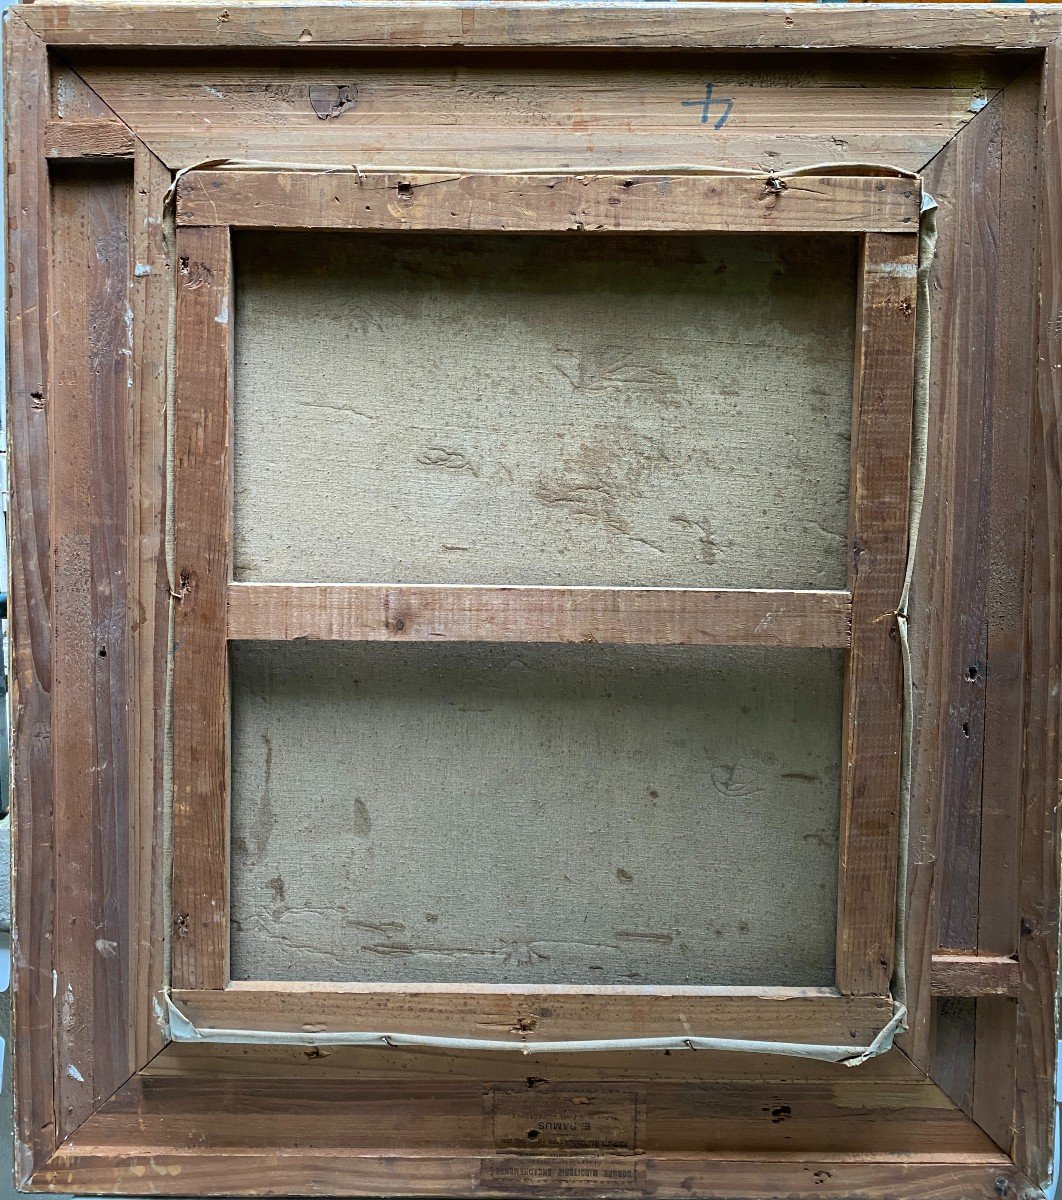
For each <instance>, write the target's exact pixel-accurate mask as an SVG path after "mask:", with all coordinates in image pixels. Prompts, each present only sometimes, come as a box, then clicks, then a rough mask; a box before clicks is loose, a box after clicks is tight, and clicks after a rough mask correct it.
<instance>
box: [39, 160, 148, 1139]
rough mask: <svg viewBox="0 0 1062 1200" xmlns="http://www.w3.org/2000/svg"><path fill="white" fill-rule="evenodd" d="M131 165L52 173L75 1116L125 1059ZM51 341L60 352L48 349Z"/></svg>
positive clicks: (65, 947) (59, 882) (70, 1090)
mask: <svg viewBox="0 0 1062 1200" xmlns="http://www.w3.org/2000/svg"><path fill="white" fill-rule="evenodd" d="M131 184H132V178H131V173H130V172H128V171H127V170H125V169H123V168H121V167H117V168H115V167H99V168H95V169H93V170H92V171H91V172H89V171H87V170H83V169H82V168H79V167H75V168H70V169H67V170H63V171H61V172H59V173H57V174H55V175H53V179H52V263H51V269H52V282H53V286H54V287H55V289H56V295H57V296H58V297H61V302H60V303H59V304H58V305H57V308H56V312H55V314H54V316H53V322H54V323H53V341H52V347H53V354H54V358H53V367H54V370H53V380H52V394H51V397H50V402H51V430H52V445H51V460H52V469H53V471H54V473H55V474H54V477H53V478H54V479H55V480H56V485H57V486H56V490H55V493H54V498H55V508H54V512H53V515H52V534H53V537H54V539H55V541H54V551H53V569H54V592H53V603H54V612H55V631H54V651H53V653H54V662H55V678H54V681H53V689H52V705H53V708H52V717H53V730H52V736H53V747H54V760H53V765H52V777H53V781H54V786H55V789H56V795H57V796H59V797H61V803H60V804H59V805H58V806H57V809H56V813H55V817H54V830H55V857H56V887H55V951H56V964H55V971H56V974H55V989H56V996H57V998H56V1004H57V1005H58V1033H57V1038H56V1070H57V1091H58V1099H57V1105H56V1108H57V1112H56V1121H57V1127H58V1130H59V1133H60V1136H64V1135H65V1134H67V1133H69V1132H71V1131H72V1130H74V1129H76V1128H77V1126H78V1125H80V1124H81V1122H82V1121H84V1120H85V1118H86V1117H87V1116H88V1115H89V1113H90V1112H91V1111H92V1108H93V1107H94V1105H95V1103H97V1102H98V1101H99V1100H101V1099H106V1098H107V1097H108V1096H109V1095H110V1094H111V1092H112V1091H113V1090H114V1088H115V1087H117V1086H118V1084H119V1083H121V1082H122V1081H123V1080H124V1079H125V1078H126V1077H127V1076H128V1075H129V1072H130V1070H132V1069H133V1066H132V1064H130V1062H129V1059H128V1049H129V1048H128V1046H127V1044H126V1041H125V1030H126V1028H127V1027H128V1025H129V1022H130V1021H131V1019H132V1018H131V1012H130V1006H129V995H128V992H127V990H126V987H125V981H126V978H127V972H128V966H129V955H130V951H131V947H132V943H133V941H134V938H135V936H137V935H135V934H134V932H133V923H132V913H131V911H130V897H129V892H128V886H129V875H128V853H129V843H128V840H127V837H128V835H127V834H126V832H125V830H126V828H127V826H128V822H129V819H130V808H129V804H130V793H129V772H128V762H129V741H128V735H129V709H130V705H129V691H128V689H129V680H130V675H129V660H128V639H127V637H126V636H125V633H126V627H127V620H128V614H129V608H128V593H127V574H126V571H125V565H126V564H125V561H124V560H125V548H126V544H127V536H126V533H127V525H126V521H127V515H128V512H127V503H128V461H127V437H128V426H127V420H128V414H129V396H130V389H131V386H132V374H131V372H132V368H131V351H132V347H131V344H130V333H131V329H130V325H129V322H128V321H127V313H128V307H129V283H130V279H131V277H132V264H131V254H130V250H131V247H130V223H131V222H130V215H131V214H130V196H131V190H132V189H131ZM60 346H61V347H62V353H61V354H57V353H55V351H56V350H57V348H58V347H60Z"/></svg>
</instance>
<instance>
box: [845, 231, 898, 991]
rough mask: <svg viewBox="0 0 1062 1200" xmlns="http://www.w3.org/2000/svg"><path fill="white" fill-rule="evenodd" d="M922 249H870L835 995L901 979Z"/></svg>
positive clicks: (859, 361)
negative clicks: (903, 620) (905, 645)
mask: <svg viewBox="0 0 1062 1200" xmlns="http://www.w3.org/2000/svg"><path fill="white" fill-rule="evenodd" d="M917 262H918V247H917V244H916V243H915V242H914V241H913V240H912V239H910V238H906V237H902V236H896V235H889V234H868V235H867V237H866V238H865V239H864V244H863V256H862V272H861V278H860V289H859V301H858V306H857V313H856V328H857V329H858V330H861V331H862V333H861V335H860V337H859V341H858V343H857V349H856V368H855V404H854V415H853V420H852V485H851V486H852V504H851V517H850V521H851V558H850V586H851V589H852V649H851V651H850V652H849V655H848V665H847V672H846V678H845V731H844V756H843V759H842V783H841V855H840V881H839V897H838V923H837V985H838V987H839V988H840V989H841V990H842V991H844V992H872V993H879V994H880V993H883V992H885V991H887V990H888V987H889V981H890V978H891V975H892V948H893V938H894V924H895V912H896V853H897V845H898V834H899V800H900V735H901V713H902V699H903V688H902V667H901V658H900V645H899V636H898V630H897V624H896V617H895V609H896V605H897V604H898V603H899V600H900V590H901V587H902V584H903V577H904V570H905V567H906V560H907V508H908V486H909V476H910V455H911V411H912V406H913V397H914V331H915V299H916V290H917V289H916V284H917V278H916V268H917Z"/></svg>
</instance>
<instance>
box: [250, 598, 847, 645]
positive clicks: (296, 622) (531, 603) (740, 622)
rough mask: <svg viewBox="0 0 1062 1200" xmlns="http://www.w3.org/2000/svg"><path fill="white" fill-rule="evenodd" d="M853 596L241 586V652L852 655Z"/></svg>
mask: <svg viewBox="0 0 1062 1200" xmlns="http://www.w3.org/2000/svg"><path fill="white" fill-rule="evenodd" d="M850 619H851V597H850V596H849V594H848V593H847V592H784V591H736V590H734V591H732V590H728V589H724V588H596V587H570V588H565V587H471V586H470V587H463V586H431V585H407V586H387V585H384V584H323V585H315V584H270V583H234V584H231V585H230V587H229V591H228V636H229V638H230V639H232V640H234V641H239V640H244V641H254V640H275V641H291V640H294V639H296V638H316V639H325V640H327V639H334V640H342V641H391V640H394V641H413V642H417V641H456V642H463V641H486V642H623V643H642V644H647V645H649V644H655V645H671V646H695V645H696V646H727V645H736V646H818V647H847V646H848V643H849V633H850Z"/></svg>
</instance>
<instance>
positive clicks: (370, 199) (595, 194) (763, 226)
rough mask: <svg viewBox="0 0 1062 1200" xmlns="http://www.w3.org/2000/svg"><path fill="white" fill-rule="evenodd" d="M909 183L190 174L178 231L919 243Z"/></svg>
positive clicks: (180, 196) (914, 190)
mask: <svg viewBox="0 0 1062 1200" xmlns="http://www.w3.org/2000/svg"><path fill="white" fill-rule="evenodd" d="M919 199H920V193H919V188H918V185H917V183H915V182H914V181H912V180H910V179H896V178H893V177H889V176H886V177H881V178H878V177H870V178H868V177H865V176H815V177H808V178H801V179H799V180H797V179H793V180H790V181H789V182H788V183H787V182H786V181H784V180H783V181H777V182H776V183H774V184H772V183H771V182H770V181H768V180H767V179H766V176H763V177H759V178H745V177H743V176H734V175H715V176H705V175H701V176H694V175H674V176H672V175H631V176H622V175H582V176H577V175H505V174H498V175H462V174H460V173H457V174H454V175H438V174H431V175H430V174H417V173H399V172H373V173H371V174H370V173H365V172H362V173H357V174H356V173H354V172H345V173H343V172H339V173H337V172H331V173H329V172H321V171H238V170H233V171H192V172H190V173H189V174H188V175H185V176H184V177H183V178H182V179H181V181H180V183H179V184H178V187H177V221H178V224H180V225H233V226H240V227H241V228H245V229H394V230H437V231H438V230H456V231H464V232H467V231H470V230H476V231H482V232H492V233H503V232H525V231H527V232H538V231H542V232H546V231H549V232H558V231H560V232H563V231H580V232H586V233H597V232H605V233H616V232H630V233H682V232H690V231H703V232H715V231H720V232H743V233H765V232H768V233H769V232H780V231H788V232H793V231H800V232H807V233H811V232H831V231H834V232H836V231H841V232H849V233H851V232H860V231H862V230H875V231H886V232H894V233H895V232H904V231H906V232H908V233H911V234H915V233H917V230H918V205H919Z"/></svg>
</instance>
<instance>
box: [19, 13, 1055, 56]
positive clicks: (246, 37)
mask: <svg viewBox="0 0 1062 1200" xmlns="http://www.w3.org/2000/svg"><path fill="white" fill-rule="evenodd" d="M19 11H20V12H24V13H25V19H26V21H27V22H28V23H29V24H30V25H31V26H32V28H33V29H34V30H36V31H37V33H39V34H40V35H41V36H42V37H43V38H44V39H45V41H46V42H47V43H48V44H49V45H55V46H113V47H120V46H134V47H136V46H159V47H174V48H177V47H187V48H190V49H195V50H202V49H205V48H210V47H217V48H223V47H257V48H260V47H267V46H272V47H292V48H294V49H297V50H304V49H305V48H306V47H308V46H315V47H318V48H320V47H330V46H342V47H381V48H420V47H424V48H446V47H459V48H469V49H476V48H482V49H506V48H523V49H547V50H562V49H565V48H584V49H590V48H593V49H599V48H600V49H615V50H628V49H656V50H714V49H749V50H786V49H791V50H797V49H806V50H815V49H822V50H839V49H850V50H857V49H861V48H868V49H875V50H905V49H910V50H934V49H940V50H977V49H991V50H1005V51H1006V50H1009V51H1019V50H1035V49H1037V48H1041V47H1043V46H1045V45H1048V44H1050V43H1051V42H1052V41H1053V40H1054V39H1055V38H1056V37H1057V36H1058V35H1059V33H1060V31H1062V13H1059V12H1058V11H1057V9H1054V8H1052V6H1051V5H1049V4H1042V5H1041V4H1025V5H1021V6H1020V7H1019V6H1015V7H1013V8H1011V7H1003V6H997V5H984V6H967V5H963V4H940V5H934V6H932V7H930V8H927V9H926V8H924V9H922V10H921V11H920V12H919V20H917V21H912V20H911V19H910V10H909V9H906V8H905V7H903V6H899V5H896V6H893V5H888V6H880V7H879V6H877V5H872V4H868V5H861V6H860V7H859V9H858V10H856V11H845V10H843V9H841V10H837V9H832V8H825V7H817V6H814V7H813V6H811V5H808V6H806V7H805V6H802V5H801V6H796V7H794V8H791V7H790V6H789V5H785V4H749V3H738V4H723V3H685V4H681V5H674V6H672V5H669V4H658V3H646V4H633V5H608V4H592V5H587V4H562V3H558V4H551V5H550V7H549V9H548V10H546V9H543V8H541V7H539V6H538V5H536V4H504V3H499V4H490V5H486V4H453V5H431V6H428V5H420V4H416V3H402V2H397V0H396V2H393V3H388V4H378V3H364V4H359V5H358V6H357V8H356V9H353V8H349V7H344V6H336V5H329V4H301V5H298V6H287V5H280V4H261V5H259V4H254V5H251V4H244V3H235V4H230V5H228V6H226V8H225V9H224V10H223V11H224V14H225V15H224V19H221V18H220V17H219V10H218V8H217V6H216V5H204V4H195V3H187V4H175V3H170V4H142V5H139V4H106V5H104V4H98V5H87V4H85V5H80V4H51V3H43V4H42V3H38V4H32V5H27V6H25V8H23V7H22V6H20V9H19Z"/></svg>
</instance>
